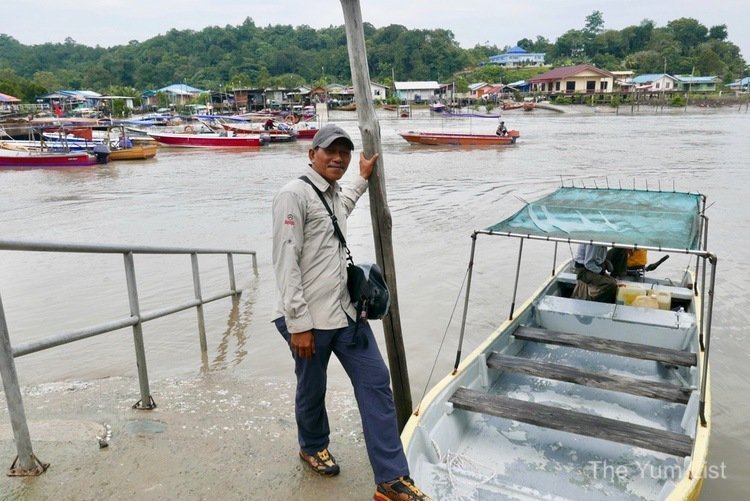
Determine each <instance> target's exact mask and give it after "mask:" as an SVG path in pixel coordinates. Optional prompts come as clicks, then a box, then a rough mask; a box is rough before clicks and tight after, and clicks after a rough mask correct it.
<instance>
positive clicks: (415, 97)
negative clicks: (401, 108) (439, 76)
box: [393, 81, 440, 103]
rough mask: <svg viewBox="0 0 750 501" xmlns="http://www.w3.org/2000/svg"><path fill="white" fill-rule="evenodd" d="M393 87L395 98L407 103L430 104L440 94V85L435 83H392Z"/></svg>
mask: <svg viewBox="0 0 750 501" xmlns="http://www.w3.org/2000/svg"><path fill="white" fill-rule="evenodd" d="M393 86H394V87H395V89H396V90H395V92H394V94H395V95H396V97H398V98H399V99H400V100H402V101H406V102H409V103H421V102H431V101H433V100H435V99H436V96H438V94H439V93H440V84H439V83H437V82H436V81H423V82H393Z"/></svg>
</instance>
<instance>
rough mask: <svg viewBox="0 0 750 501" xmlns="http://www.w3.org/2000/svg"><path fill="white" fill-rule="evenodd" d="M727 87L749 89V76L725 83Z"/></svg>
mask: <svg viewBox="0 0 750 501" xmlns="http://www.w3.org/2000/svg"><path fill="white" fill-rule="evenodd" d="M727 87H729V88H730V89H732V90H740V91H742V90H745V91H746V90H750V77H745V78H740V79H739V80H735V81H734V82H732V83H729V84H727Z"/></svg>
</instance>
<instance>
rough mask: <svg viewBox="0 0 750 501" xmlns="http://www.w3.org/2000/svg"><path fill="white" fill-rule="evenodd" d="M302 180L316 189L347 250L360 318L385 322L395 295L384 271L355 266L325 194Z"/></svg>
mask: <svg viewBox="0 0 750 501" xmlns="http://www.w3.org/2000/svg"><path fill="white" fill-rule="evenodd" d="M300 179H301V180H302V181H304V182H306V183H307V184H309V185H310V186H312V188H313V190H315V193H317V194H318V197H319V198H320V201H321V202H323V206H324V207H325V208H326V210H327V211H328V215H329V216H331V222H332V223H333V231H334V233H335V234H336V236H337V237H338V239H339V241H340V242H341V245H343V246H344V249H345V250H346V259H347V260H348V261H349V263H348V264H347V266H346V276H347V278H346V287H347V289H349V297H350V298H351V300H352V304H353V305H354V307H355V308H356V309H357V317H358V318H361V319H368V318H371V319H373V320H379V319H381V318H383V317H384V316H385V315H386V314H387V313H388V308H389V307H390V305H391V294H390V292H389V291H388V285H387V284H386V283H385V279H384V278H383V273H382V272H381V271H380V267H379V266H378V265H377V264H375V263H368V264H354V259H352V253H351V252H350V251H349V247H347V245H346V238H344V234H343V233H342V232H341V228H339V225H338V223H337V222H336V215H335V214H334V213H333V211H332V210H331V208H330V207H329V206H328V202H326V199H325V197H324V196H323V193H322V192H321V191H320V190H319V189H318V187H317V186H315V184H313V182H312V181H310V179H309V178H308V177H307V176H300Z"/></svg>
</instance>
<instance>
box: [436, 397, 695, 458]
mask: <svg viewBox="0 0 750 501" xmlns="http://www.w3.org/2000/svg"><path fill="white" fill-rule="evenodd" d="M449 402H450V403H451V404H453V407H454V408H458V409H464V410H468V411H472V412H481V413H483V414H489V415H491V416H497V417H501V418H506V419H513V420H515V421H520V422H522V423H528V424H532V425H536V426H542V427H545V428H549V429H553V430H561V431H565V432H569V433H575V434H578V435H583V436H589V437H595V438H600V439H604V440H609V441H613V442H618V443H622V444H627V445H634V446H636V447H642V448H644V449H649V450H654V451H659V452H664V453H667V454H672V455H675V456H689V455H690V454H691V453H692V439H691V438H690V437H689V436H688V435H685V434H681V433H675V432H672V431H667V430H660V429H657V428H651V427H648V426H643V425H638V424H633V423H626V422H624V421H619V420H616V419H611V418H605V417H600V416H594V415H592V414H587V413H584V412H578V411H573V410H568V409H563V408H560V407H555V406H551V405H545V404H538V403H534V402H527V401H525V400H518V399H515V398H510V397H506V396H502V395H496V394H491V393H485V392H483V391H476V390H471V389H468V388H459V389H457V390H456V392H455V393H454V394H453V396H451V398H450V399H449Z"/></svg>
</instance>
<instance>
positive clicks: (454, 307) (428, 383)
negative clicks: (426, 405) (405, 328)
mask: <svg viewBox="0 0 750 501" xmlns="http://www.w3.org/2000/svg"><path fill="white" fill-rule="evenodd" d="M470 269H471V267H469V268H467V269H466V273H465V274H464V280H463V282H461V287H460V288H459V289H458V295H457V296H456V302H455V303H453V309H452V310H451V316H450V318H449V319H448V324H447V325H446V326H445V331H444V332H443V338H442V339H441V340H440V345H439V346H438V351H437V353H436V354H435V360H433V362H432V368H431V369H430V375H429V376H427V381H426V382H425V385H424V390H422V396H420V397H419V403H420V404H421V403H422V399H424V396H425V395H426V394H427V388H429V387H430V381H431V380H432V374H433V373H434V372H435V366H436V365H437V361H438V358H439V357H440V352H441V351H442V349H443V344H445V337H446V336H447V335H448V328H449V327H450V325H451V322H452V321H453V315H454V314H455V313H456V307H457V306H458V301H459V299H461V292H462V291H463V290H464V286H465V285H466V277H468V276H469V270H470ZM414 413H415V414H419V407H417V409H416V410H415V411H414Z"/></svg>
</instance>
